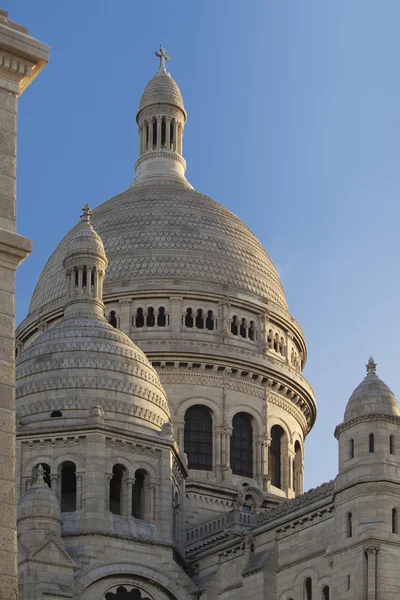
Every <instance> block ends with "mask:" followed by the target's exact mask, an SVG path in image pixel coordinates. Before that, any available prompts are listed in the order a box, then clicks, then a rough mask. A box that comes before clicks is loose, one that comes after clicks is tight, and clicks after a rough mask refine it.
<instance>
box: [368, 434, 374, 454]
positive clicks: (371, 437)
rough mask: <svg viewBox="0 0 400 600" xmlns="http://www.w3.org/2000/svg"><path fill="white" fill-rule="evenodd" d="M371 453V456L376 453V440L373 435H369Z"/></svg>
mask: <svg viewBox="0 0 400 600" xmlns="http://www.w3.org/2000/svg"><path fill="white" fill-rule="evenodd" d="M369 451H370V454H372V452H375V438H374V434H373V433H370V434H369Z"/></svg>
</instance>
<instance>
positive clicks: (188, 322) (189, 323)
mask: <svg viewBox="0 0 400 600" xmlns="http://www.w3.org/2000/svg"><path fill="white" fill-rule="evenodd" d="M185 327H193V309H192V308H188V309H187V310H186V315H185Z"/></svg>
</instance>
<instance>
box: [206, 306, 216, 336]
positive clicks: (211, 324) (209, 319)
mask: <svg viewBox="0 0 400 600" xmlns="http://www.w3.org/2000/svg"><path fill="white" fill-rule="evenodd" d="M206 327H207V329H209V330H210V331H212V330H213V329H214V319H213V314H212V310H209V311H208V313H207V318H206Z"/></svg>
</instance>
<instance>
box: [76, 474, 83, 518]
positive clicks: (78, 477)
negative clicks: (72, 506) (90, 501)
mask: <svg viewBox="0 0 400 600" xmlns="http://www.w3.org/2000/svg"><path fill="white" fill-rule="evenodd" d="M82 482H83V476H82V473H77V474H76V510H82Z"/></svg>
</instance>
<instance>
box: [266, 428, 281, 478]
mask: <svg viewBox="0 0 400 600" xmlns="http://www.w3.org/2000/svg"><path fill="white" fill-rule="evenodd" d="M284 434H285V432H284V431H283V429H282V427H280V425H274V426H273V427H272V429H271V445H270V448H269V456H268V470H269V476H270V477H271V484H272V485H273V486H275V487H277V488H279V489H281V488H282V477H281V454H282V452H281V445H282V438H283V436H284Z"/></svg>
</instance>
